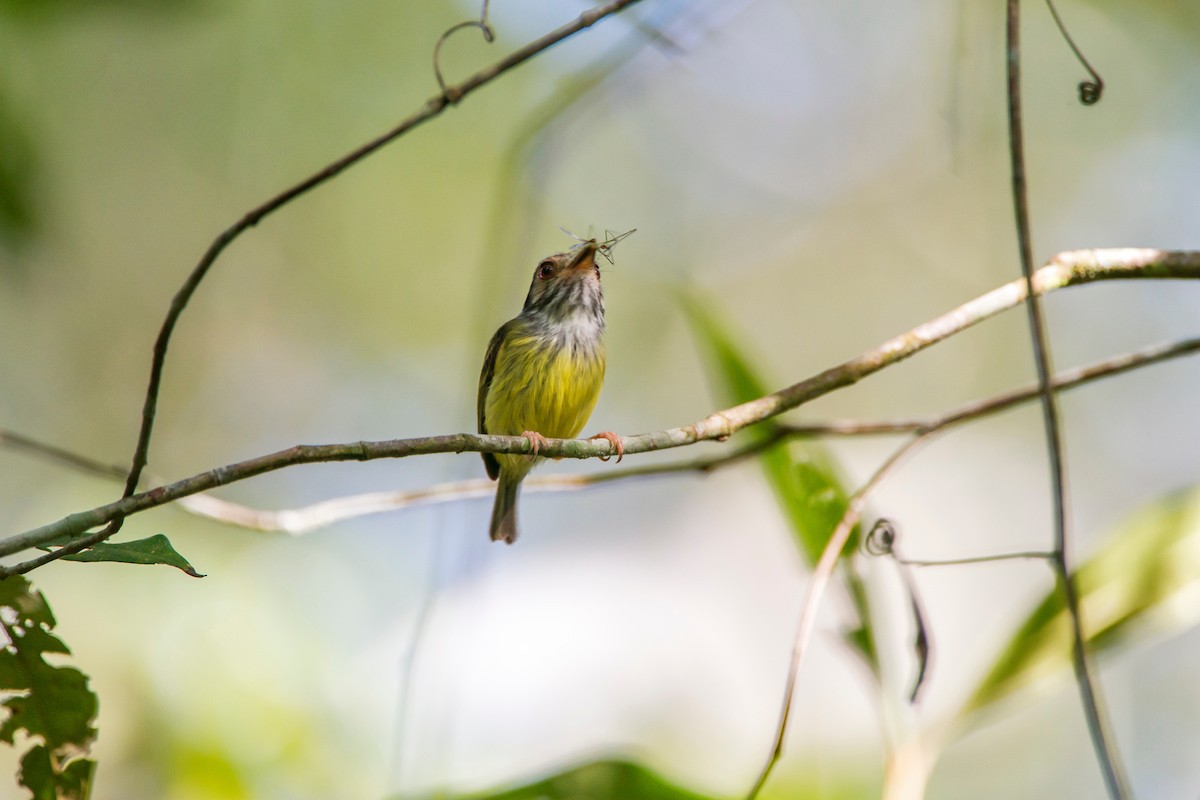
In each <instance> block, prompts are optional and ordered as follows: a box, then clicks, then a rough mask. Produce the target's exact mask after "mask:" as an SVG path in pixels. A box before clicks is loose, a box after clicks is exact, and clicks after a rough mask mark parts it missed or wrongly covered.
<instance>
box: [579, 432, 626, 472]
mask: <svg viewBox="0 0 1200 800" xmlns="http://www.w3.org/2000/svg"><path fill="white" fill-rule="evenodd" d="M592 439H605V440H607V441H608V443H609V444H611V445H612V446H613V450H615V451H616V452H617V463H618V464H620V463H621V459H622V458H624V457H625V443H624V442H622V441H621V437H620V436H618V435H617V434H615V433H613V432H612V431H602V432H601V433H597V434H596V435H595V436H589V437H588V441H591V440H592ZM610 458H612V456H599V459H600V460H601V461H608V460H609V459H610Z"/></svg>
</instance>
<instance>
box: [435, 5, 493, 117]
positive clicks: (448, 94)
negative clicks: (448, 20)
mask: <svg viewBox="0 0 1200 800" xmlns="http://www.w3.org/2000/svg"><path fill="white" fill-rule="evenodd" d="M489 2H490V0H483V8H482V9H481V10H480V12H479V19H471V20H467V21H466V22H460V23H458V24H457V25H454V26H451V27H450V28H449V29H447V30H446V32H445V33H443V34H442V35H441V37H439V38H438V40H437V44H435V45H434V46H433V76H434V77H435V78H437V82H438V87H439V88H440V89H441V90H442V95H443V96H444V97H445V98H446V99H447V100H449V101H450V102H451V103H454V102H457V100H458V97H456V96H454V94H455V93H454V92H452V91H451V89H450V87H448V86H446V79H445V78H443V77H442V64H441V57H442V45H443V44H445V42H446V40H447V39H449V38H450V37H451V36H452V35H454V34H455V33H457V32H458V31H460V30H462V29H463V28H479V30H481V31H483V40H484V41H485V42H487V43H488V44H491V43H492V42H493V41H495V39H496V33H495V31H493V30H492V26H491V25H489V24H488V19H487V16H488V3H489Z"/></svg>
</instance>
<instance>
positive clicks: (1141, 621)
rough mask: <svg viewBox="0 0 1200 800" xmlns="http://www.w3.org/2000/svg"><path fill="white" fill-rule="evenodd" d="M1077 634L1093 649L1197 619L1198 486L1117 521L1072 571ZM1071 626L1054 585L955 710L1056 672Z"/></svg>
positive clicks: (1064, 665)
mask: <svg viewBox="0 0 1200 800" xmlns="http://www.w3.org/2000/svg"><path fill="white" fill-rule="evenodd" d="M1075 574H1076V585H1077V586H1078V590H1079V598H1080V610H1081V616H1082V618H1083V625H1084V636H1085V638H1086V640H1087V642H1088V644H1089V647H1090V649H1091V651H1092V652H1093V653H1099V652H1104V651H1105V650H1108V649H1110V648H1113V647H1115V646H1116V645H1118V644H1120V643H1121V642H1123V641H1124V640H1125V639H1126V638H1127V637H1128V636H1129V635H1131V634H1133V633H1134V632H1136V631H1137V630H1138V629H1140V628H1145V627H1149V626H1151V625H1152V624H1153V623H1156V622H1157V623H1158V624H1159V625H1160V626H1162V627H1166V628H1168V629H1173V630H1180V629H1183V628H1186V627H1191V626H1193V625H1195V624H1196V623H1197V622H1198V621H1200V489H1192V490H1190V491H1188V492H1184V493H1180V494H1175V495H1172V496H1169V497H1167V498H1165V499H1163V500H1161V501H1159V502H1157V503H1155V504H1153V505H1151V506H1149V507H1147V508H1144V509H1142V510H1141V511H1139V512H1138V513H1137V514H1135V515H1134V516H1133V517H1132V518H1131V519H1129V520H1128V521H1127V522H1126V523H1124V524H1122V525H1121V526H1120V527H1119V528H1118V529H1117V530H1116V531H1115V532H1114V535H1113V536H1112V537H1111V538H1110V539H1109V540H1108V542H1107V544H1106V545H1105V546H1104V547H1103V548H1102V549H1101V550H1100V551H1099V552H1097V553H1096V554H1094V555H1093V556H1091V557H1090V558H1089V559H1088V560H1087V561H1086V562H1085V563H1083V564H1082V565H1081V566H1080V567H1079V568H1078V570H1076V573H1075ZM1071 641H1072V637H1071V630H1070V625H1069V618H1068V616H1067V613H1066V609H1065V607H1064V604H1063V598H1062V592H1061V591H1060V590H1059V589H1058V587H1055V588H1054V589H1053V590H1052V591H1051V592H1049V593H1048V594H1047V595H1046V596H1045V597H1044V598H1043V599H1042V601H1041V602H1040V603H1039V604H1038V605H1037V607H1036V608H1034V610H1033V612H1032V613H1031V614H1030V615H1029V617H1028V618H1027V619H1026V620H1025V622H1024V623H1023V624H1022V625H1021V627H1020V629H1019V630H1018V631H1017V633H1016V635H1015V636H1013V638H1012V639H1011V640H1010V641H1009V643H1008V645H1007V646H1006V647H1005V648H1004V650H1003V651H1002V652H1001V654H1000V657H999V658H998V659H996V662H995V664H994V665H993V666H992V668H991V670H990V671H989V672H988V674H987V675H986V677H984V679H983V681H981V682H980V685H979V687H978V688H977V689H976V690H975V693H974V695H973V696H972V698H971V700H970V702H969V703H968V704H967V705H966V707H965V708H964V710H963V714H964V715H965V714H969V713H971V712H974V711H978V710H979V709H982V708H984V707H986V706H988V705H991V704H992V703H995V702H997V701H998V700H1001V699H1002V698H1004V697H1007V696H1008V695H1010V694H1012V693H1013V692H1015V691H1017V690H1018V689H1021V688H1024V687H1025V686H1028V685H1030V684H1032V683H1035V682H1039V681H1041V680H1045V679H1049V678H1054V677H1064V676H1065V675H1066V674H1067V672H1068V670H1069V669H1070V667H1071Z"/></svg>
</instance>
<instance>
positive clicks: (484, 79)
mask: <svg viewBox="0 0 1200 800" xmlns="http://www.w3.org/2000/svg"><path fill="white" fill-rule="evenodd" d="M637 2H639V0H611V2H608V3H605V4H603V5H600V6H597V7H595V8H593V9H590V10H588V11H585V12H584V13H582V14H580V15H579V16H578V17H577V18H576V19H575V20H573V21H572V22H569V23H567V24H566V25H563V26H562V27H560V28H558V29H556V30H554V31H551V32H550V33H548V34H546V35H545V36H542V37H541V38H539V39H536V40H534V41H532V42H530V43H529V44H527V45H525V46H524V47H522V48H520V49H519V50H516V51H514V52H513V53H511V54H509V55H508V56H506V57H505V58H502V59H500V60H499V61H497V62H496V63H494V64H492V65H491V66H489V67H486V68H484V69H482V70H480V71H479V72H477V73H475V74H474V75H472V76H471V77H469V78H467V79H466V80H464V81H463V82H462V83H459V84H457V85H455V86H450V87H443V90H442V93H441V94H439V95H437V96H435V97H432V98H430V99H429V100H428V101H426V103H425V105H424V106H422V107H421V108H420V109H419V110H418V111H416V112H415V113H413V114H412V115H411V116H409V117H408V118H407V119H405V120H404V121H402V122H401V123H400V124H399V125H397V126H396V127H394V128H392V129H391V130H390V131H388V132H387V133H384V134H383V135H381V136H378V137H376V138H375V139H372V140H371V141H369V142H367V143H365V144H363V145H362V146H360V147H358V148H356V149H354V150H353V151H351V152H349V153H347V154H346V155H344V156H342V157H341V158H339V159H338V160H337V161H334V162H333V163H331V164H329V165H328V166H326V167H325V168H324V169H321V170H320V171H318V172H316V173H314V174H312V175H310V176H309V177H307V178H305V179H304V180H302V181H300V182H299V183H297V184H295V185H294V186H292V187H291V188H289V189H286V190H284V191H283V192H280V193H279V194H277V195H276V196H275V197H273V198H271V199H270V200H268V201H266V202H265V203H263V204H262V205H260V206H258V207H257V208H254V209H252V210H250V211H248V212H247V213H246V214H245V215H243V216H242V218H241V219H240V220H238V221H237V222H235V223H234V224H233V225H231V226H230V227H229V228H226V229H225V230H224V231H223V232H222V233H221V234H220V235H219V236H217V238H216V239H214V240H213V242H212V244H210V245H209V247H208V250H207V251H206V252H205V253H204V255H203V257H201V259H200V262H199V263H198V264H197V265H196V266H195V268H194V269H193V270H192V272H191V274H190V275H188V277H187V280H185V281H184V283H183V286H181V287H180V289H179V291H178V292H177V293H176V294H175V297H174V298H172V300H171V305H170V308H169V309H168V310H167V315H166V318H165V319H164V320H163V323H162V327H161V328H160V329H159V332H158V337H157V339H156V340H155V342H154V355H153V359H152V361H151V366H150V381H149V384H148V386H147V387H146V398H145V402H144V403H143V406H142V422H141V427H140V429H139V431H138V439H137V445H136V447H135V448H134V451H133V462H132V464H131V466H130V468H129V473H128V476H127V478H126V480H125V491H124V493H123V495H122V497H123V498H125V499H128V498H129V497H130V496H132V495H133V494H134V492H135V491H136V490H137V487H138V484H139V483H140V482H141V480H142V471H143V470H144V469H145V467H146V462H147V459H148V457H149V451H150V437H151V434H152V433H153V430H154V418H155V414H156V413H157V407H158V394H159V389H160V387H161V384H162V374H163V366H164V364H165V362H166V357H167V347H168V345H169V343H170V340H171V334H172V332H173V331H174V330H175V325H176V323H177V322H178V321H179V317H180V315H181V314H183V311H184V309H185V308H186V307H187V304H188V302H189V301H190V300H191V298H192V295H193V294H195V292H196V289H197V288H198V287H199V285H200V282H201V281H202V280H204V277H205V275H207V274H208V270H209V269H210V268H211V267H212V265H213V263H214V262H215V261H216V260H217V257H218V256H220V255H221V253H222V252H224V250H225V248H226V247H228V246H229V245H230V244H232V243H233V241H234V240H235V239H237V238H238V237H239V236H240V235H241V234H242V233H244V232H246V231H247V230H249V229H250V228H253V227H254V226H255V225H257V224H258V223H259V222H261V221H262V220H263V219H265V218H266V217H267V216H268V215H270V214H271V213H273V212H275V211H277V210H279V209H280V208H282V207H283V206H285V205H287V204H288V203H290V202H291V201H292V200H295V199H296V198H297V197H299V196H300V195H302V194H304V193H306V192H308V191H309V190H311V189H313V188H315V187H317V186H320V185H321V184H323V183H325V182H326V181H328V180H330V179H331V178H333V177H334V176H336V175H338V174H340V173H341V172H343V171H344V170H346V169H347V168H349V167H350V166H352V165H354V164H356V163H358V162H359V161H361V160H362V159H364V158H366V157H367V156H369V155H371V154H372V153H374V152H375V151H376V150H378V149H379V148H381V147H383V146H384V145H386V144H388V143H389V142H391V141H393V140H394V139H397V138H399V137H400V136H403V135H404V134H406V133H408V132H409V131H410V130H412V129H413V128H415V127H417V126H418V125H420V124H421V123H423V122H427V121H428V120H431V119H433V118H434V117H436V116H438V115H439V114H441V113H442V111H444V110H445V109H446V107H447V106H450V105H454V104H456V103H458V102H459V101H460V100H462V99H463V98H464V97H466V96H467V95H468V94H470V93H471V92H473V91H475V90H476V89H479V88H481V87H483V86H485V85H486V84H488V83H491V82H492V81H493V80H495V79H496V78H498V77H499V76H501V75H503V74H504V73H506V72H508V71H509V70H511V69H513V68H514V67H517V66H520V65H521V64H523V63H525V62H526V61H528V60H529V59H531V58H533V57H534V56H536V55H538V54H539V53H541V52H543V51H545V50H547V49H549V48H550V47H552V46H554V45H556V44H558V43H559V42H561V41H562V40H564V39H566V38H568V37H570V36H573V35H574V34H576V33H578V32H579V31H581V30H584V29H585V28H589V27H591V26H592V25H594V24H596V23H597V22H599V21H600V20H601V19H603V18H605V17H607V16H609V15H611V14H615V13H617V12H618V11H621V10H623V9H624V8H626V7H627V6H631V5H633V4H634V3H637ZM486 14H487V5H486V3H485V4H484V11H483V16H484V18H485V22H486ZM124 519H125V517H124V515H117V516H115V517H113V518H112V519H111V520H109V525H108V527H107V528H106V529H105V530H104V531H102V532H101V533H98V534H95V535H93V536H89V537H86V538H84V539H80V540H78V541H76V542H73V543H72V544H70V545H68V546H67V547H64V548H62V549H60V550H58V551H55V552H56V553H58V554H61V555H67V554H69V553H73V552H79V551H80V550H84V549H86V548H88V547H91V546H92V545H93V544H96V543H98V542H101V541H103V540H105V539H107V538H108V537H110V536H113V535H114V534H116V533H117V531H119V530H120V528H121V525H122V524H123V522H124Z"/></svg>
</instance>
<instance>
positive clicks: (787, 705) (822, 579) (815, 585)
mask: <svg viewBox="0 0 1200 800" xmlns="http://www.w3.org/2000/svg"><path fill="white" fill-rule="evenodd" d="M935 430H936V429H935ZM933 432H934V431H933V430H927V431H924V432H922V433H919V434H917V435H916V436H914V437H912V438H911V439H909V440H908V441H907V442H905V443H904V444H903V445H901V446H900V447H899V448H897V449H896V450H895V451H893V453H892V454H891V455H890V456H888V458H887V460H886V461H884V462H883V463H882V464H881V465H880V466H879V467H878V469H876V470H875V472H874V474H873V475H871V477H870V478H869V479H868V480H867V482H866V483H864V484H863V485H862V486H860V487H859V488H858V490H857V491H856V492H855V493H854V494H853V495H851V496H850V500H849V502H848V503H847V504H846V512H845V513H844V514H843V515H842V518H841V520H840V521H839V522H838V524H837V527H836V528H834V530H833V534H832V535H831V536H830V537H829V541H828V542H826V544H825V549H824V550H822V551H821V558H820V559H819V560H818V561H817V566H816V567H815V568H814V569H813V574H812V577H811V578H809V581H808V586H807V588H806V589H805V591H804V605H803V607H802V608H801V610H800V622H799V623H798V624H797V625H796V637H795V640H794V643H793V645H792V660H791V663H790V664H789V666H788V674H787V683H786V684H785V686H784V690H783V704H782V707H781V708H780V711H779V721H778V722H777V723H776V726H775V739H774V745H773V747H772V748H771V754H770V756H768V757H767V762H766V763H765V764H764V765H763V766H762V769H760V770H759V773H758V778H757V780H755V782H754V786H753V787H752V788H751V789H750V792H749V794H747V795H746V798H747V800H754V798H756V797H758V793H759V792H760V791H762V787H763V786H764V785H765V784H766V782H767V779H768V778H769V777H771V770H773V769H774V768H775V764H776V763H778V761H779V757H780V756H781V755H782V754H783V742H784V739H785V738H787V729H788V719H789V718H790V717H791V715H792V699H793V695H794V694H795V691H796V676H797V675H799V674H800V664H801V663H803V661H804V654H805V652H806V651H807V650H808V643H809V641H810V640H811V639H812V632H813V626H814V625H815V624H816V621H817V609H819V608H820V605H821V598H822V597H823V596H824V594H825V587H826V586H827V585H828V584H829V579H830V578H831V577H832V576H833V569H834V567H835V566H837V561H838V557H839V556H840V555H841V554H842V550H844V549H845V547H846V542H847V541H849V539H850V534H851V533H852V532H853V531H854V528H855V526H856V525H858V521H859V520H860V519H861V518H862V512H863V508H865V507H866V503H867V496H868V495H869V494H870V493H871V491H872V490H874V488H875V487H876V486H878V485H879V482H880V481H882V480H883V479H884V477H885V476H886V475H887V474H888V473H889V472H890V471H891V470H892V468H893V467H895V466H896V465H897V464H899V463H900V461H901V460H902V459H903V458H904V457H905V456H907V455H908V454H909V453H911V452H912V450H913V449H914V448H915V447H916V446H917V445H918V444H921V443H922V442H924V441H925V440H926V439H927V438H928V437H929V436H930V435H932V434H933Z"/></svg>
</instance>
